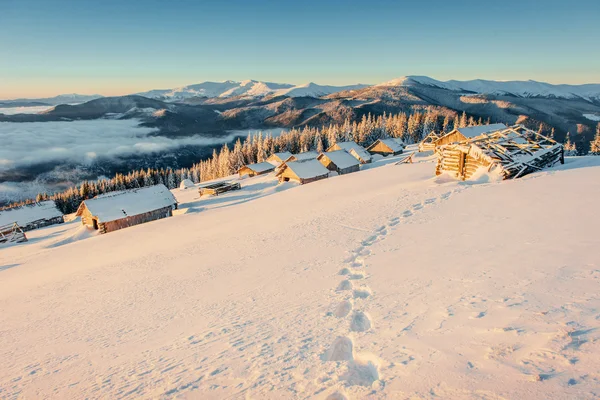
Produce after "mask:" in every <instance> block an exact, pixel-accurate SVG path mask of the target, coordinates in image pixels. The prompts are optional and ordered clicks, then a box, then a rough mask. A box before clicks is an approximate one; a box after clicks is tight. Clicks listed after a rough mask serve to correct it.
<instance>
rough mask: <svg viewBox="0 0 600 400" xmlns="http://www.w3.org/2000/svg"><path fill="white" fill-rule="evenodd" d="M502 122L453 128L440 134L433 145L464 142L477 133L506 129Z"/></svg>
mask: <svg viewBox="0 0 600 400" xmlns="http://www.w3.org/2000/svg"><path fill="white" fill-rule="evenodd" d="M506 128H507V126H506V125H504V124H491V125H478V126H468V127H466V128H457V129H453V130H451V131H450V132H448V133H446V134H445V135H441V136H440V137H439V138H438V139H437V140H436V141H435V142H434V146H435V147H439V146H443V145H445V144H449V143H458V142H464V141H465V140H469V139H473V138H475V137H477V136H479V135H483V134H485V133H490V132H494V131H499V130H501V129H506Z"/></svg>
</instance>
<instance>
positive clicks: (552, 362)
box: [0, 157, 600, 399]
mask: <svg viewBox="0 0 600 400" xmlns="http://www.w3.org/2000/svg"><path fill="white" fill-rule="evenodd" d="M392 161H393V159H391V160H379V161H376V162H374V163H373V164H371V165H367V166H365V169H364V170H363V171H361V172H357V173H353V174H348V175H342V176H338V177H333V178H330V179H325V180H322V181H318V182H315V183H311V184H308V185H305V186H294V185H292V184H290V183H286V184H284V185H277V183H276V181H274V179H273V177H272V175H268V176H260V177H256V178H250V179H245V180H243V181H242V186H243V188H242V190H240V191H236V192H232V193H228V194H224V195H222V196H218V197H213V198H202V199H198V195H197V192H196V191H195V190H192V189H187V190H174V193H175V195H176V196H177V197H178V198H179V201H180V207H181V209H180V210H179V211H178V212H179V215H176V216H174V217H172V218H168V219H164V220H160V221H155V222H151V223H147V224H144V225H139V226H136V227H132V228H128V229H123V230H120V231H117V232H114V233H110V234H107V235H101V236H94V237H87V235H85V234H84V232H82V231H81V228H80V226H81V225H80V224H79V223H78V221H74V222H72V223H68V224H65V225H62V226H57V227H49V228H46V229H42V230H38V231H32V232H30V242H29V243H27V244H24V245H18V246H12V247H10V248H8V249H3V250H1V251H0V339H1V340H0V359H2V360H3V363H2V366H1V367H0V397H2V398H15V397H24V398H30V397H31V398H123V399H133V398H172V397H177V398H261V399H262V398H264V399H281V398H290V399H301V398H302V399H305V398H327V397H328V396H330V395H332V394H334V393H339V394H340V396H338V397H330V398H336V399H340V398H352V399H359V398H373V399H376V398H390V399H395V398H434V397H437V398H445V399H448V398H452V399H457V398H458V399H460V398H486V399H498V398H528V399H548V398H590V399H591V398H595V397H597V395H598V383H599V380H600V375H599V373H598V371H600V340H599V339H600V319H599V318H598V315H599V314H598V312H599V311H598V310H599V309H600V297H599V296H600V295H599V293H600V291H599V290H598V284H599V282H600V267H599V265H598V257H597V249H598V245H599V242H598V238H597V237H598V235H597V230H598V226H600V214H598V213H594V212H593V210H594V209H595V208H596V207H597V204H596V203H597V199H598V198H599V196H600V157H595V158H594V157H589V158H567V164H566V165H564V166H562V167H559V168H556V169H554V170H550V171H543V172H540V173H537V174H532V175H530V176H527V177H525V178H523V179H520V180H517V181H507V182H496V183H492V182H488V183H481V184H467V183H460V182H456V181H454V180H450V179H447V178H445V177H437V178H435V177H433V176H434V173H433V170H434V164H433V163H432V162H431V160H430V159H428V158H426V157H417V158H416V160H415V163H414V164H402V165H393V163H392ZM480 182H485V179H482V180H481V181H480ZM357 188H360V190H357ZM565 205H568V207H565ZM531 210H535V212H531ZM342 396H346V397H342Z"/></svg>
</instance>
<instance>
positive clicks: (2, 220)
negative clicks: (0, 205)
mask: <svg viewBox="0 0 600 400" xmlns="http://www.w3.org/2000/svg"><path fill="white" fill-rule="evenodd" d="M62 215H63V214H62V213H61V212H60V211H59V210H58V208H56V204H54V201H41V202H39V203H36V204H31V205H26V206H23V207H17V208H12V209H8V210H4V211H0V226H2V225H8V224H12V223H15V222H16V223H17V224H18V225H19V226H26V225H28V224H30V223H31V222H34V221H38V220H40V219H52V218H56V217H61V216H62Z"/></svg>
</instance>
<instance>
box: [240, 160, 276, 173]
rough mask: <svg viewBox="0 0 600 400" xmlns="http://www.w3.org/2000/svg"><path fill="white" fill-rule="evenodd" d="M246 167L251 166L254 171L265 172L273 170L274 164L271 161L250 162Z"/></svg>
mask: <svg viewBox="0 0 600 400" xmlns="http://www.w3.org/2000/svg"><path fill="white" fill-rule="evenodd" d="M246 167H248V168H250V169H251V170H252V171H254V172H258V173H260V172H265V171H271V170H273V167H274V165H273V164H271V163H269V162H266V161H265V162H261V163H256V164H248V165H246Z"/></svg>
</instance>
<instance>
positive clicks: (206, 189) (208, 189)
mask: <svg viewBox="0 0 600 400" xmlns="http://www.w3.org/2000/svg"><path fill="white" fill-rule="evenodd" d="M241 188H242V186H241V185H240V184H239V182H216V183H209V184H208V185H203V186H200V187H199V188H198V193H200V196H204V195H205V194H207V195H210V196H218V195H220V194H221V193H225V192H230V191H232V190H240V189H241Z"/></svg>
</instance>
